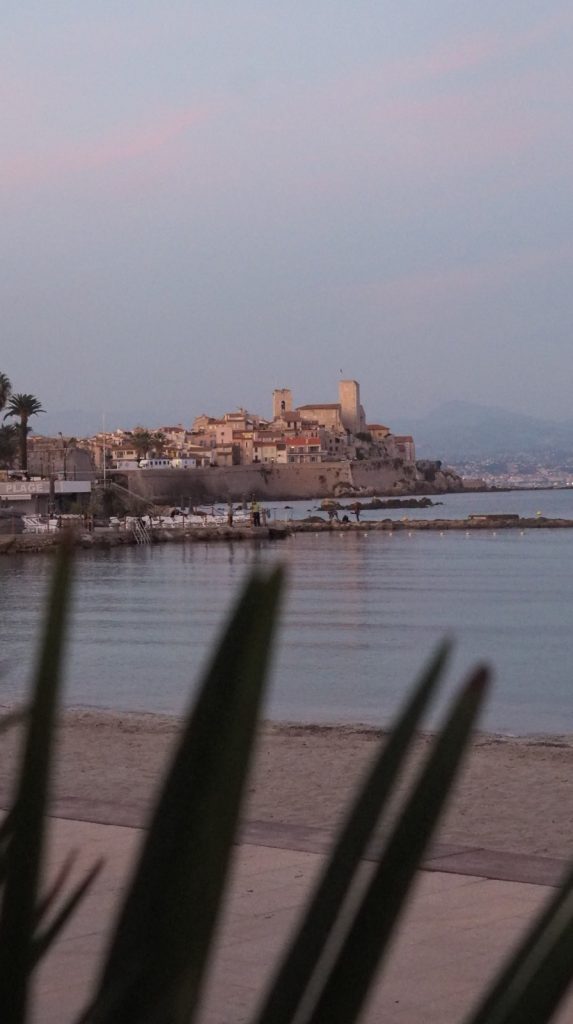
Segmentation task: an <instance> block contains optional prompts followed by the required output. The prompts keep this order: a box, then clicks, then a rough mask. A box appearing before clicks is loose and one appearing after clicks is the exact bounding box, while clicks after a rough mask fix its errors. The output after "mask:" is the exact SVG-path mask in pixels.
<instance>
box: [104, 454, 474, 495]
mask: <svg viewBox="0 0 573 1024" xmlns="http://www.w3.org/2000/svg"><path fill="white" fill-rule="evenodd" d="M116 477H118V482H120V483H123V484H124V486H127V487H128V488H129V490H130V491H132V492H133V493H135V494H138V495H140V496H141V497H144V498H149V499H151V500H152V501H154V502H156V503H157V504H160V505H180V504H182V505H187V504H191V505H198V504H202V503H208V502H210V501H227V500H229V499H230V500H233V501H241V500H243V499H249V498H250V497H251V496H252V495H253V494H254V495H256V497H257V499H258V500H259V501H278V500H283V499H284V500H287V499H297V498H327V497H333V496H336V495H337V494H338V493H339V492H340V490H341V489H342V490H344V489H346V488H352V487H357V488H360V489H368V490H370V491H371V492H372V493H375V494H390V495H392V494H415V493H419V492H420V491H425V493H431V492H432V491H433V490H446V489H448V488H447V487H435V488H434V487H430V486H429V485H427V484H426V485H424V481H423V477H422V475H421V474H420V473H419V472H418V471H417V470H416V469H415V467H414V466H412V467H404V466H403V465H397V466H395V465H394V463H393V462H392V461H391V460H384V459H370V460H364V461H356V462H327V463H324V462H323V463H317V464H316V465H315V464H301V465H287V466H284V465H277V464H276V463H273V464H264V465H250V466H229V467H217V466H213V467H201V468H198V469H181V470H179V469H166V470H161V469H158V470H151V469H149V470H135V471H132V472H130V473H125V474H124V475H123V477H122V476H121V475H120V474H116ZM460 485H461V481H460Z"/></svg>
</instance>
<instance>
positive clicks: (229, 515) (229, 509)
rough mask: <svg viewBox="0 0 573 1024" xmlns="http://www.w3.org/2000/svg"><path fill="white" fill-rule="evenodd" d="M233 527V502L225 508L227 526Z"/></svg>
mask: <svg viewBox="0 0 573 1024" xmlns="http://www.w3.org/2000/svg"><path fill="white" fill-rule="evenodd" d="M232 525H233V502H232V501H230V502H229V505H228V507H227V526H232Z"/></svg>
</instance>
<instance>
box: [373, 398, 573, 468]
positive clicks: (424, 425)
mask: <svg viewBox="0 0 573 1024" xmlns="http://www.w3.org/2000/svg"><path fill="white" fill-rule="evenodd" d="M388 425H389V426H390V428H391V430H392V432H393V433H397V434H399V433H408V434H413V436H414V440H415V442H416V453H417V455H418V458H421V459H430V458H433V459H442V460H443V461H445V462H449V463H462V462H468V461H471V460H484V459H499V458H503V457H506V458H507V457H509V458H512V457H518V456H523V455H525V456H529V457H534V458H535V457H538V458H539V459H540V460H542V459H545V458H548V457H551V459H552V460H554V459H568V460H571V458H572V457H573V419H572V420H565V421H561V422H556V421H553V420H544V419H537V418H536V417H535V416H526V415H524V414H522V413H516V412H508V411H507V410H505V409H499V408H496V407H493V406H492V407H489V406H484V405H474V404H473V403H471V402H446V403H445V404H444V405H441V406H439V407H438V408H437V409H434V410H433V411H432V412H430V413H428V414H427V415H426V416H422V417H420V418H417V419H406V418H401V417H398V418H397V419H395V420H394V419H393V420H392V421H391V422H390V423H389V424H388Z"/></svg>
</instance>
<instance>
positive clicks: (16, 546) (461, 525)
mask: <svg viewBox="0 0 573 1024" xmlns="http://www.w3.org/2000/svg"><path fill="white" fill-rule="evenodd" d="M572 527H573V519H548V518H546V517H544V516H535V517H534V518H522V517H520V516H517V515H502V514H500V515H473V516H468V517H467V518H465V519H407V518H403V519H378V520H360V521H359V522H337V521H336V520H333V521H328V520H326V519H323V518H322V517H320V516H311V517H310V518H308V519H300V520H291V521H290V522H275V523H273V524H272V525H267V526H185V527H182V526H174V527H172V528H171V529H169V528H166V527H155V526H153V527H150V528H148V529H146V530H145V531H144V532H143V533H142V532H141V531H139V530H132V529H118V528H117V527H96V529H95V530H93V531H91V532H86V531H85V530H82V529H74V530H70V531H68V532H69V533H71V536H72V539H73V541H74V544H75V545H76V546H77V547H79V548H83V549H88V550H91V549H95V550H97V549H99V550H108V549H110V548H117V547H124V546H131V545H137V544H173V543H185V542H187V543H191V544H205V543H208V544H209V543H217V542H221V541H226V542H230V541H232V542H235V541H238V542H249V541H250V542H251V543H252V542H257V543H258V542H261V541H269V542H271V541H280V540H285V539H286V538H287V537H289V536H292V535H294V534H297V533H315V534H318V533H326V534H329V533H340V534H353V533H365V532H368V533H386V534H394V533H403V532H404V531H406V532H407V533H420V532H422V533H423V532H439V533H445V532H447V531H452V530H454V531H458V532H459V531H464V532H466V533H474V532H479V531H482V532H483V531H488V530H489V531H490V532H494V533H496V532H497V531H498V530H520V531H525V530H560V529H570V528H572ZM61 538H62V531H61V530H54V531H51V532H49V533H15V534H2V535H0V555H2V554H6V555H7V554H16V553H26V552H40V551H49V550H51V549H53V548H54V547H56V546H57V545H58V544H59V543H60V540H61Z"/></svg>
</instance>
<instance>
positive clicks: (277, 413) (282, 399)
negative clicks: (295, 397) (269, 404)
mask: <svg viewBox="0 0 573 1024" xmlns="http://www.w3.org/2000/svg"><path fill="white" fill-rule="evenodd" d="M285 412H292V391H291V389H290V388H275V390H274V391H273V419H274V420H280V418H281V416H282V415H283V413H285Z"/></svg>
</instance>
